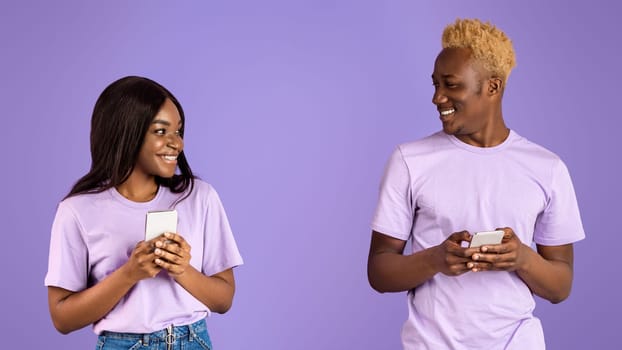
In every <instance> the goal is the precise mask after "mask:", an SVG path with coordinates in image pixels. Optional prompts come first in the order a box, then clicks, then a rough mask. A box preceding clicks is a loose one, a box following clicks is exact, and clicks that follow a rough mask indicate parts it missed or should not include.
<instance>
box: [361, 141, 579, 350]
mask: <svg viewBox="0 0 622 350" xmlns="http://www.w3.org/2000/svg"><path fill="white" fill-rule="evenodd" d="M506 226H507V227H511V228H513V229H514V232H515V233H516V234H517V235H518V237H519V238H520V240H521V241H522V242H523V243H525V244H527V245H531V244H532V242H535V243H537V244H541V245H547V246H557V245H563V244H568V243H573V242H576V241H578V240H581V239H583V238H584V237H585V234H584V232H583V226H582V223H581V218H580V216H579V209H578V206H577V201H576V197H575V193H574V189H573V186H572V182H571V179H570V176H569V174H568V170H567V168H566V166H565V165H564V163H563V162H562V161H561V160H560V159H559V157H557V156H556V155H555V154H553V153H551V152H550V151H548V150H546V149H544V148H543V147H541V146H538V145H536V144H534V143H532V142H530V141H528V140H526V139H525V138H523V137H521V136H519V135H518V134H517V133H515V132H514V131H510V135H509V136H508V138H507V139H506V140H505V141H504V142H503V143H502V144H500V145H498V146H495V147H489V148H481V147H474V146H471V145H468V144H466V143H464V142H461V141H460V140H458V139H457V138H456V137H454V136H449V135H446V134H444V133H443V132H438V133H436V134H433V135H431V136H428V137H426V138H424V139H421V140H418V141H415V142H411V143H406V144H403V145H400V146H399V147H398V148H397V149H396V150H395V152H394V153H393V155H392V156H391V158H390V160H389V162H388V164H387V168H386V172H385V175H384V178H383V181H382V184H381V190H380V196H379V201H378V206H377V209H376V213H375V216H374V219H373V222H372V225H371V227H372V229H373V230H374V231H377V232H380V233H383V234H385V235H388V236H391V237H394V238H397V239H401V240H405V241H407V240H409V241H410V242H411V243H412V251H413V252H418V251H421V250H424V249H427V248H430V247H433V246H436V245H438V244H440V243H441V242H443V241H444V240H445V239H446V238H447V237H448V236H449V235H450V234H451V233H453V232H458V231H462V230H467V231H469V232H471V233H473V232H477V231H489V230H493V229H495V228H497V227H506ZM408 306H409V316H408V320H407V321H406V322H405V324H404V326H403V328H402V343H403V345H404V348H405V349H543V348H544V336H543V333H542V327H541V325H540V321H539V320H538V319H537V318H535V317H534V316H533V315H532V311H533V309H534V306H535V302H534V299H533V296H532V294H531V292H530V290H529V288H528V287H527V285H526V284H525V283H524V282H523V281H522V280H521V279H520V278H519V277H518V276H517V275H516V273H513V272H505V271H486V272H476V273H474V272H467V273H465V274H463V275H460V276H457V277H449V276H446V275H444V274H441V273H439V274H436V275H435V276H434V277H433V278H432V279H430V280H428V281H427V282H425V283H424V284H422V285H420V286H419V287H417V288H416V289H414V290H411V291H410V292H409V293H408Z"/></svg>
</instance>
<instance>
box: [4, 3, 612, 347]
mask: <svg viewBox="0 0 622 350" xmlns="http://www.w3.org/2000/svg"><path fill="white" fill-rule="evenodd" d="M614 3H615V2H614V1H610V2H608V1H589V2H588V1H577V2H574V3H573V4H569V3H568V2H566V1H547V2H546V3H544V2H541V1H521V2H519V1H514V2H509V1H477V2H475V1H468V2H467V1H435V2H431V1H430V2H429V3H427V4H425V3H424V2H415V1H405V0H402V1H382V0H377V1H374V0H369V1H324V0H318V1H274V0H264V1H204V2H198V1H197V2H183V3H181V4H173V3H172V2H164V1H144V0H143V1H105V2H99V3H93V2H83V1H75V2H74V3H69V2H67V1H54V2H51V1H50V2H48V1H39V2H34V1H19V2H18V1H3V3H2V8H1V9H0V45H1V46H0V47H1V48H0V50H1V51H0V99H1V102H2V104H1V108H2V125H3V127H4V128H3V129H2V131H3V132H2V134H3V137H2V139H1V140H2V141H3V142H2V146H3V147H2V148H3V157H4V159H5V160H4V161H3V166H2V169H3V171H2V172H1V175H0V176H1V180H2V184H3V186H2V187H1V189H0V191H1V193H2V199H3V204H2V214H1V215H2V223H3V227H4V236H5V239H4V244H3V247H4V249H2V251H3V253H2V256H3V259H2V260H3V268H2V270H3V273H2V277H3V279H2V289H1V292H0V293H1V294H0V303H1V304H0V306H1V310H2V312H0V329H1V330H2V334H3V340H2V342H3V345H2V348H11V347H16V346H18V345H19V346H21V347H22V348H25V349H34V348H38V347H42V346H46V348H52V349H61V348H64V349H89V348H93V347H94V342H95V337H94V335H93V333H92V331H91V329H90V328H86V329H83V330H81V331H78V332H75V333H72V334H71V335H69V336H62V335H60V334H58V333H57V332H56V331H55V330H54V329H53V327H52V324H51V321H50V319H49V316H48V309H47V294H46V288H45V287H44V286H43V277H44V275H45V272H46V268H47V253H48V244H49V230H50V226H51V223H52V219H53V215H54V212H55V206H56V204H57V202H58V201H59V200H60V199H61V198H62V197H63V196H64V195H65V194H66V192H67V191H68V189H69V187H70V186H71V184H72V183H73V182H74V181H75V180H76V179H77V178H78V177H79V176H81V175H82V174H84V173H85V171H86V170H87V169H88V166H89V162H90V158H89V143H88V132H89V119H90V113H91V111H92V107H93V104H94V102H95V99H96V98H97V96H98V95H99V93H100V92H101V91H102V89H103V88H104V87H105V86H106V85H108V84H109V83H110V82H112V81H113V80H116V79H117V78H119V77H121V76H124V75H129V74H138V75H145V76H148V77H151V78H153V79H155V80H157V81H159V82H161V83H162V84H164V85H165V86H167V87H168V88H169V89H170V90H172V91H173V93H174V94H176V96H177V97H178V98H179V99H180V101H181V103H182V105H183V106H184V107H185V110H186V113H187V118H188V119H187V128H188V129H187V136H186V151H187V155H188V157H189V160H190V164H191V165H192V167H193V169H194V170H195V172H196V173H198V174H199V175H200V176H202V177H203V178H204V179H206V180H208V181H209V182H211V183H212V184H213V185H215V186H216V188H217V189H218V191H219V193H220V194H221V197H222V199H223V202H224V204H225V207H226V209H227V211H228V213H229V216H230V219H231V222H232V225H233V228H234V231H235V233H236V238H237V240H238V244H239V246H240V248H241V250H242V253H243V256H244V258H245V261H246V265H245V266H243V267H241V268H239V269H237V270H236V279H237V283H238V291H237V294H236V298H235V302H234V307H233V309H232V310H231V311H230V312H229V313H227V314H226V315H224V316H222V315H215V316H214V317H212V318H211V319H209V320H208V327H209V329H210V332H211V333H212V337H213V340H214V342H215V345H216V347H217V349H246V348H255V349H354V348H365V349H374V348H376V349H397V348H399V331H400V327H401V324H402V322H403V321H404V319H405V318H406V316H407V315H406V296H405V295H404V294H403V293H400V294H385V295H380V294H377V293H375V292H374V291H372V289H371V288H370V287H369V286H368V284H367V279H366V272H365V264H366V259H367V251H368V246H369V237H370V233H369V221H370V219H371V216H372V212H373V209H374V206H375V201H376V196H377V188H378V183H379V180H380V176H381V174H382V171H383V167H384V164H385V161H386V159H387V157H388V156H389V154H390V152H391V150H392V149H393V147H394V146H395V145H396V144H398V143H400V142H404V141H407V140H413V139H417V138H420V137H422V136H425V135H428V134H430V133H432V132H434V131H436V130H438V129H439V127H440V126H439V121H438V119H437V115H436V112H435V109H434V107H433V105H432V104H431V102H430V100H431V97H432V86H431V80H430V74H431V71H432V65H433V61H434V58H435V56H436V54H437V53H438V51H439V48H440V34H441V31H442V28H443V27H444V26H445V25H446V24H447V23H449V22H451V21H453V20H454V19H455V18H456V17H480V18H482V19H488V20H491V21H492V22H493V23H495V24H497V25H498V26H499V27H501V28H502V29H503V30H505V31H506V32H507V33H508V34H509V35H510V37H511V38H512V39H513V41H514V44H515V47H516V50H517V54H518V67H517V68H516V69H515V71H514V72H513V74H512V76H511V77H510V81H509V86H508V90H507V93H506V97H505V106H504V111H505V118H506V121H507V123H508V125H509V126H510V127H511V128H514V129H516V130H517V131H518V132H519V133H520V134H522V135H523V136H526V137H528V138H530V139H531V140H533V141H535V142H538V143H540V144H542V145H544V146H546V147H548V148H550V149H551V150H553V151H555V152H556V153H558V154H559V155H560V156H561V157H562V158H563V159H564V160H565V161H566V163H567V165H568V167H569V168H570V171H571V174H572V176H573V180H574V183H575V187H576V192H577V195H578V199H579V203H580V207H581V210H582V216H583V221H584V225H585V229H586V232H587V235H588V239H587V240H585V241H583V242H581V243H579V244H577V245H576V246H575V256H576V262H575V284H574V289H573V293H572V295H571V297H570V298H569V299H568V300H567V301H565V302H564V303H562V304H559V305H550V304H548V303H547V302H544V301H542V300H538V308H537V309H536V312H537V314H538V315H539V316H540V317H541V318H542V320H543V324H544V328H545V334H546V338H547V343H548V345H549V348H550V349H584V348H594V349H599V348H611V346H612V345H613V344H616V343H619V340H618V339H619V334H618V333H619V331H620V321H619V317H620V311H622V302H621V300H622V298H620V297H619V295H620V293H619V291H620V288H621V287H622V283H621V279H620V272H619V268H618V266H620V258H619V254H618V251H619V248H618V247H619V243H618V241H617V239H616V238H617V236H618V234H616V232H617V231H619V228H618V225H617V223H616V222H614V219H615V218H616V217H619V215H620V212H621V209H622V208H621V205H620V194H621V193H620V192H621V191H620V184H619V182H620V180H619V170H620V156H619V151H620V145H619V141H618V140H616V139H615V137H616V136H617V134H618V132H619V130H620V128H621V127H622V122H620V117H619V115H620V112H619V107H618V103H619V101H620V97H619V93H620V86H619V85H620V82H621V81H622V76H621V75H622V74H621V73H622V69H621V68H620V63H619V62H620V59H621V52H622V45H621V44H620V42H621V40H620V38H619V33H620V25H619V24H618V23H619V18H618V14H619V13H620V6H619V5H614ZM474 297H476V296H474ZM163 302H165V301H163ZM508 302H511V300H508ZM7 335H9V336H7ZM7 341H8V345H12V346H7V343H6V342H7Z"/></svg>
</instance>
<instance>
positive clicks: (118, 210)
mask: <svg viewBox="0 0 622 350" xmlns="http://www.w3.org/2000/svg"><path fill="white" fill-rule="evenodd" d="M184 122H185V117H184V112H183V109H182V107H181V105H180V103H179V101H178V100H177V99H176V98H175V96H173V94H172V93H171V92H169V91H168V90H167V89H166V88H164V87H163V86H162V85H160V84H158V83H156V82H154V81H152V80H150V79H147V78H142V77H125V78H122V79H120V80H117V81H116V82H114V83H112V84H111V85H110V86H108V87H107V88H106V89H105V90H104V91H103V92H102V94H101V96H100V97H99V99H98V100H97V103H96V104H95V108H94V111H93V117H92V120H91V157H92V164H91V169H90V171H89V172H88V173H87V174H86V175H85V176H84V177H82V178H81V179H80V180H78V181H77V183H76V184H75V185H74V186H73V188H72V189H71V191H70V192H69V194H68V195H67V197H65V199H64V200H63V201H61V203H60V204H59V206H58V209H57V212H56V217H55V219H54V224H53V226H52V238H51V244H50V255H49V263H48V273H47V275H46V277H45V285H46V286H48V303H49V308H50V314H51V316H52V320H53V322H54V326H55V327H56V328H57V329H58V331H60V332H61V333H69V332H72V331H74V330H77V329H80V328H82V327H85V326H87V325H89V324H93V328H94V331H95V333H96V334H98V335H99V337H98V342H97V348H98V349H128V348H132V347H134V346H137V345H140V346H141V349H157V348H163V347H164V346H166V347H167V348H171V347H172V346H174V347H175V348H179V347H180V346H181V347H182V348H184V349H211V348H212V344H211V340H210V337H209V335H208V333H207V329H206V325H205V320H204V319H205V317H206V316H208V315H209V314H210V313H211V312H218V313H224V312H226V311H227V310H228V309H229V308H230V307H231V304H232V301H233V295H234V291H235V280H234V276H233V268H234V267H235V266H238V265H241V264H242V258H241V256H240V254H239V252H238V249H237V246H236V243H235V240H234V238H233V234H232V232H231V228H230V226H229V222H228V220H227V216H226V214H225V211H224V209H223V207H222V204H221V202H220V199H219V197H218V194H217V193H216V191H215V190H214V188H213V187H211V186H210V185H209V184H208V183H206V182H203V181H201V180H199V179H197V178H195V177H194V175H193V174H192V171H191V169H190V166H189V164H188V162H187V160H186V157H185V154H184V141H183V134H184V125H185V124H184ZM177 170H179V173H176V172H177ZM169 209H176V210H177V212H178V218H179V219H178V223H177V232H164V233H162V234H161V235H159V236H157V237H156V238H153V239H150V240H147V241H145V236H144V235H145V217H146V214H147V213H148V212H151V211H163V210H169ZM207 242H218V244H217V245H216V244H207ZM191 253H192V254H191ZM164 300H165V301H166V302H162V301H164Z"/></svg>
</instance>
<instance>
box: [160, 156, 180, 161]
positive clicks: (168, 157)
mask: <svg viewBox="0 0 622 350" xmlns="http://www.w3.org/2000/svg"><path fill="white" fill-rule="evenodd" d="M162 158H164V159H165V160H170V161H173V160H177V156H162Z"/></svg>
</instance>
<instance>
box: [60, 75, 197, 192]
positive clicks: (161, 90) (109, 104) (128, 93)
mask: <svg viewBox="0 0 622 350" xmlns="http://www.w3.org/2000/svg"><path fill="white" fill-rule="evenodd" d="M166 99H169V100H171V101H172V102H173V103H174V104H175V106H176V107H177V110H178V111H179V115H180V116H181V123H182V124H181V130H180V132H181V136H182V137H183V135H184V128H185V126H186V122H185V117H184V110H183V109H182V108H181V104H180V103H179V101H178V100H177V99H176V98H175V96H173V94H172V93H171V92H170V91H168V90H167V89H166V88H165V87H164V86H162V85H160V84H158V83H156V82H155V81H153V80H151V79H147V78H143V77H137V76H128V77H124V78H121V79H119V80H117V81H115V82H113V83H112V84H110V85H109V86H108V87H107V88H106V89H105V90H104V91H103V92H102V93H101V95H100V96H99V98H98V99H97V102H96V103H95V108H94V109H93V116H92V118H91V169H90V170H89V172H88V173H87V174H86V175H84V176H83V177H82V178H81V179H80V180H78V181H77V182H76V183H75V185H73V187H72V188H71V191H69V194H67V196H66V197H65V198H68V197H71V196H73V195H77V194H84V193H99V192H103V191H105V190H107V189H110V188H112V187H115V186H118V185H120V184H122V183H123V182H125V180H127V179H128V177H129V176H130V174H131V173H132V170H134V165H135V164H136V161H137V160H138V154H139V153H140V149H141V146H142V144H143V141H144V139H145V135H146V133H147V130H148V129H149V125H150V124H151V122H152V121H153V118H154V117H155V115H156V114H157V113H158V111H159V110H160V108H161V107H162V105H163V104H164V102H165V101H166ZM177 167H178V168H179V172H180V174H175V175H173V176H172V177H170V178H162V177H159V176H156V183H157V184H158V185H162V186H165V187H168V188H170V190H171V192H173V193H182V192H184V191H186V190H187V189H188V188H189V189H190V190H189V191H188V193H187V194H186V196H184V198H185V197H187V196H188V195H189V194H190V192H192V189H193V188H194V175H193V174H192V170H190V165H189V164H188V161H187V160H186V156H185V154H184V152H183V150H182V152H181V153H180V154H179V155H178V156H177ZM184 198H182V199H180V200H183V199H184Z"/></svg>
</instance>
